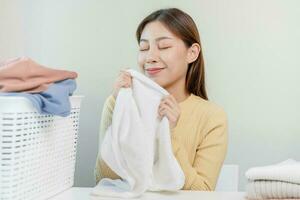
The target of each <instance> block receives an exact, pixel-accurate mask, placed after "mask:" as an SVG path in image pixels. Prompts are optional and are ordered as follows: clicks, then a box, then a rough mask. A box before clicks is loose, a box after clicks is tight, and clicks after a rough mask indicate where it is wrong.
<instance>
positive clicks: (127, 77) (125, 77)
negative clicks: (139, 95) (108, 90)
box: [113, 70, 132, 99]
mask: <svg viewBox="0 0 300 200" xmlns="http://www.w3.org/2000/svg"><path fill="white" fill-rule="evenodd" d="M131 85H132V77H131V74H130V73H129V72H127V71H125V70H121V72H120V74H119V76H118V78H117V79H116V81H115V83H114V88H113V96H114V97H115V99H116V98H117V96H118V93H119V91H120V89H121V88H122V87H124V88H128V87H131Z"/></svg>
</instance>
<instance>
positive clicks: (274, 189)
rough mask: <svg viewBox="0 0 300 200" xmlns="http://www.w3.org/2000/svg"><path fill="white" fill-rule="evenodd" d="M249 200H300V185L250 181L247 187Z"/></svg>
mask: <svg viewBox="0 0 300 200" xmlns="http://www.w3.org/2000/svg"><path fill="white" fill-rule="evenodd" d="M246 194H247V198H248V199H253V200H254V199H255V200H256V199H257V200H258V199H259V200H261V199H268V200H269V199H295V198H298V199H300V184H293V183H287V182H282V181H249V182H248V183H247V185H246Z"/></svg>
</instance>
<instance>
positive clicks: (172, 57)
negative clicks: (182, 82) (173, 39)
mask: <svg viewBox="0 0 300 200" xmlns="http://www.w3.org/2000/svg"><path fill="white" fill-rule="evenodd" d="M161 58H162V60H163V61H164V62H165V64H167V65H168V67H169V69H170V70H171V71H181V70H182V69H184V66H186V65H187V62H186V52H184V51H182V50H181V49H173V50H172V51H169V52H166V53H164V54H162V55H161Z"/></svg>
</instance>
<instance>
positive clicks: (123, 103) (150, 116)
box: [91, 69, 185, 198]
mask: <svg viewBox="0 0 300 200" xmlns="http://www.w3.org/2000/svg"><path fill="white" fill-rule="evenodd" d="M127 71H128V72H129V73H130V74H131V75H132V87H131V88H122V89H121V90H120V91H119V94H118V96H117V99H116V103H115V107H114V112H113V116H112V125H111V126H110V127H109V128H108V129H107V131H106V133H105V136H104V139H103V142H102V145H101V156H102V159H103V160H104V162H105V163H106V164H107V165H108V166H109V167H110V168H111V169H112V170H113V171H114V172H115V173H116V174H118V175H119V176H120V177H121V178H122V179H117V180H111V179H108V178H104V179H101V180H100V182H99V183H98V184H97V186H96V187H95V188H94V189H93V191H92V193H91V194H92V195H98V196H109V197H121V198H132V197H137V196H140V195H141V194H142V193H143V192H145V191H146V190H151V191H161V190H168V191H174V190H179V189H181V188H182V187H183V185H184V181H185V177H184V173H183V171H182V169H181V167H180V165H179V163H178V162H177V160H176V158H175V156H174V155H173V151H172V146H171V139H170V129H169V122H168V119H167V118H166V117H163V119H162V120H160V119H159V118H158V106H159V104H160V101H161V98H162V97H163V96H165V95H167V94H168V92H167V91H166V90H164V89H163V88H162V87H160V86H159V85H158V84H157V83H155V82H154V81H152V80H151V79H149V78H148V77H146V76H144V75H143V74H141V73H139V72H137V71H134V70H132V69H130V70H127Z"/></svg>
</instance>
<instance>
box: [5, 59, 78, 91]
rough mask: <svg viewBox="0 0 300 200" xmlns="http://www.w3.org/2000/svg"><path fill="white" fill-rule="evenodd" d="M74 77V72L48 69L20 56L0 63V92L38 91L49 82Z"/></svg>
mask: <svg viewBox="0 0 300 200" xmlns="http://www.w3.org/2000/svg"><path fill="white" fill-rule="evenodd" d="M76 77H77V73H76V72H72V71H66V70H57V69H50V68H47V67H44V66H42V65H39V64H37V63H36V62H34V61H33V60H31V59H30V58H28V57H20V58H15V59H11V60H6V61H4V62H1V63H0V92H28V93H38V92H42V91H45V90H46V89H47V88H48V86H49V84H51V83H54V82H57V81H62V80H65V79H75V78H76Z"/></svg>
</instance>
